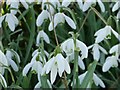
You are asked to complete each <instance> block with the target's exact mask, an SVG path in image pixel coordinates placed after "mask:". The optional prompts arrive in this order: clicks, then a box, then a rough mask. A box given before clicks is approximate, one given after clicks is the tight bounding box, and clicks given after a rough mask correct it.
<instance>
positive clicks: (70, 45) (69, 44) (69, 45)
mask: <svg viewBox="0 0 120 90" xmlns="http://www.w3.org/2000/svg"><path fill="white" fill-rule="evenodd" d="M76 48H77V49H78V50H79V51H81V56H78V65H79V67H80V68H81V69H82V70H84V69H85V65H84V62H83V59H84V58H87V57H88V49H87V46H86V45H85V44H84V43H83V42H81V41H79V40H76ZM61 49H62V51H64V52H65V53H66V55H67V57H66V60H67V61H68V62H70V61H72V60H74V50H75V45H74V41H73V39H71V38H70V39H68V40H66V41H64V42H63V43H62V44H61Z"/></svg>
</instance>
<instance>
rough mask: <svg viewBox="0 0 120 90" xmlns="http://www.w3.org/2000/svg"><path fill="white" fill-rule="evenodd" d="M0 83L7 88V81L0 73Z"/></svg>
mask: <svg viewBox="0 0 120 90" xmlns="http://www.w3.org/2000/svg"><path fill="white" fill-rule="evenodd" d="M0 83H1V85H2V86H3V87H4V88H7V82H6V80H5V78H4V77H3V75H2V74H1V73H0Z"/></svg>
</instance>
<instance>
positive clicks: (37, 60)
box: [22, 52, 43, 76]
mask: <svg viewBox="0 0 120 90" xmlns="http://www.w3.org/2000/svg"><path fill="white" fill-rule="evenodd" d="M40 53H41V52H37V53H36V54H35V55H34V56H33V58H32V60H31V62H30V63H28V64H27V65H26V66H25V67H24V69H23V72H22V74H23V76H26V74H27V73H28V71H29V70H30V68H32V70H31V71H33V70H34V71H35V72H36V73H37V74H41V72H42V68H43V64H42V63H41V61H42V60H43V59H42V57H41V54H40Z"/></svg>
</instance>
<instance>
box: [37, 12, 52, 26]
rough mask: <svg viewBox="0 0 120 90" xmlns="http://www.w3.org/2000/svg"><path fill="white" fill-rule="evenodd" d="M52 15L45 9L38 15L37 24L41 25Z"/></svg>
mask: <svg viewBox="0 0 120 90" xmlns="http://www.w3.org/2000/svg"><path fill="white" fill-rule="evenodd" d="M49 17H50V14H49V12H48V11H47V10H43V11H42V12H41V13H40V14H39V15H38V17H37V20H36V25H37V26H41V25H42V24H43V22H44V20H45V19H48V18H49Z"/></svg>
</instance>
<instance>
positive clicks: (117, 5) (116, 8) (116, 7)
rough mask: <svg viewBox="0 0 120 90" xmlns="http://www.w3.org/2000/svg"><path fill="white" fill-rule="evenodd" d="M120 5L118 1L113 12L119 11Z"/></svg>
mask: <svg viewBox="0 0 120 90" xmlns="http://www.w3.org/2000/svg"><path fill="white" fill-rule="evenodd" d="M119 5H120V1H117V2H116V3H115V5H114V6H113V8H112V11H113V12H114V11H116V10H118V9H119V7H120V6H119Z"/></svg>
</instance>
